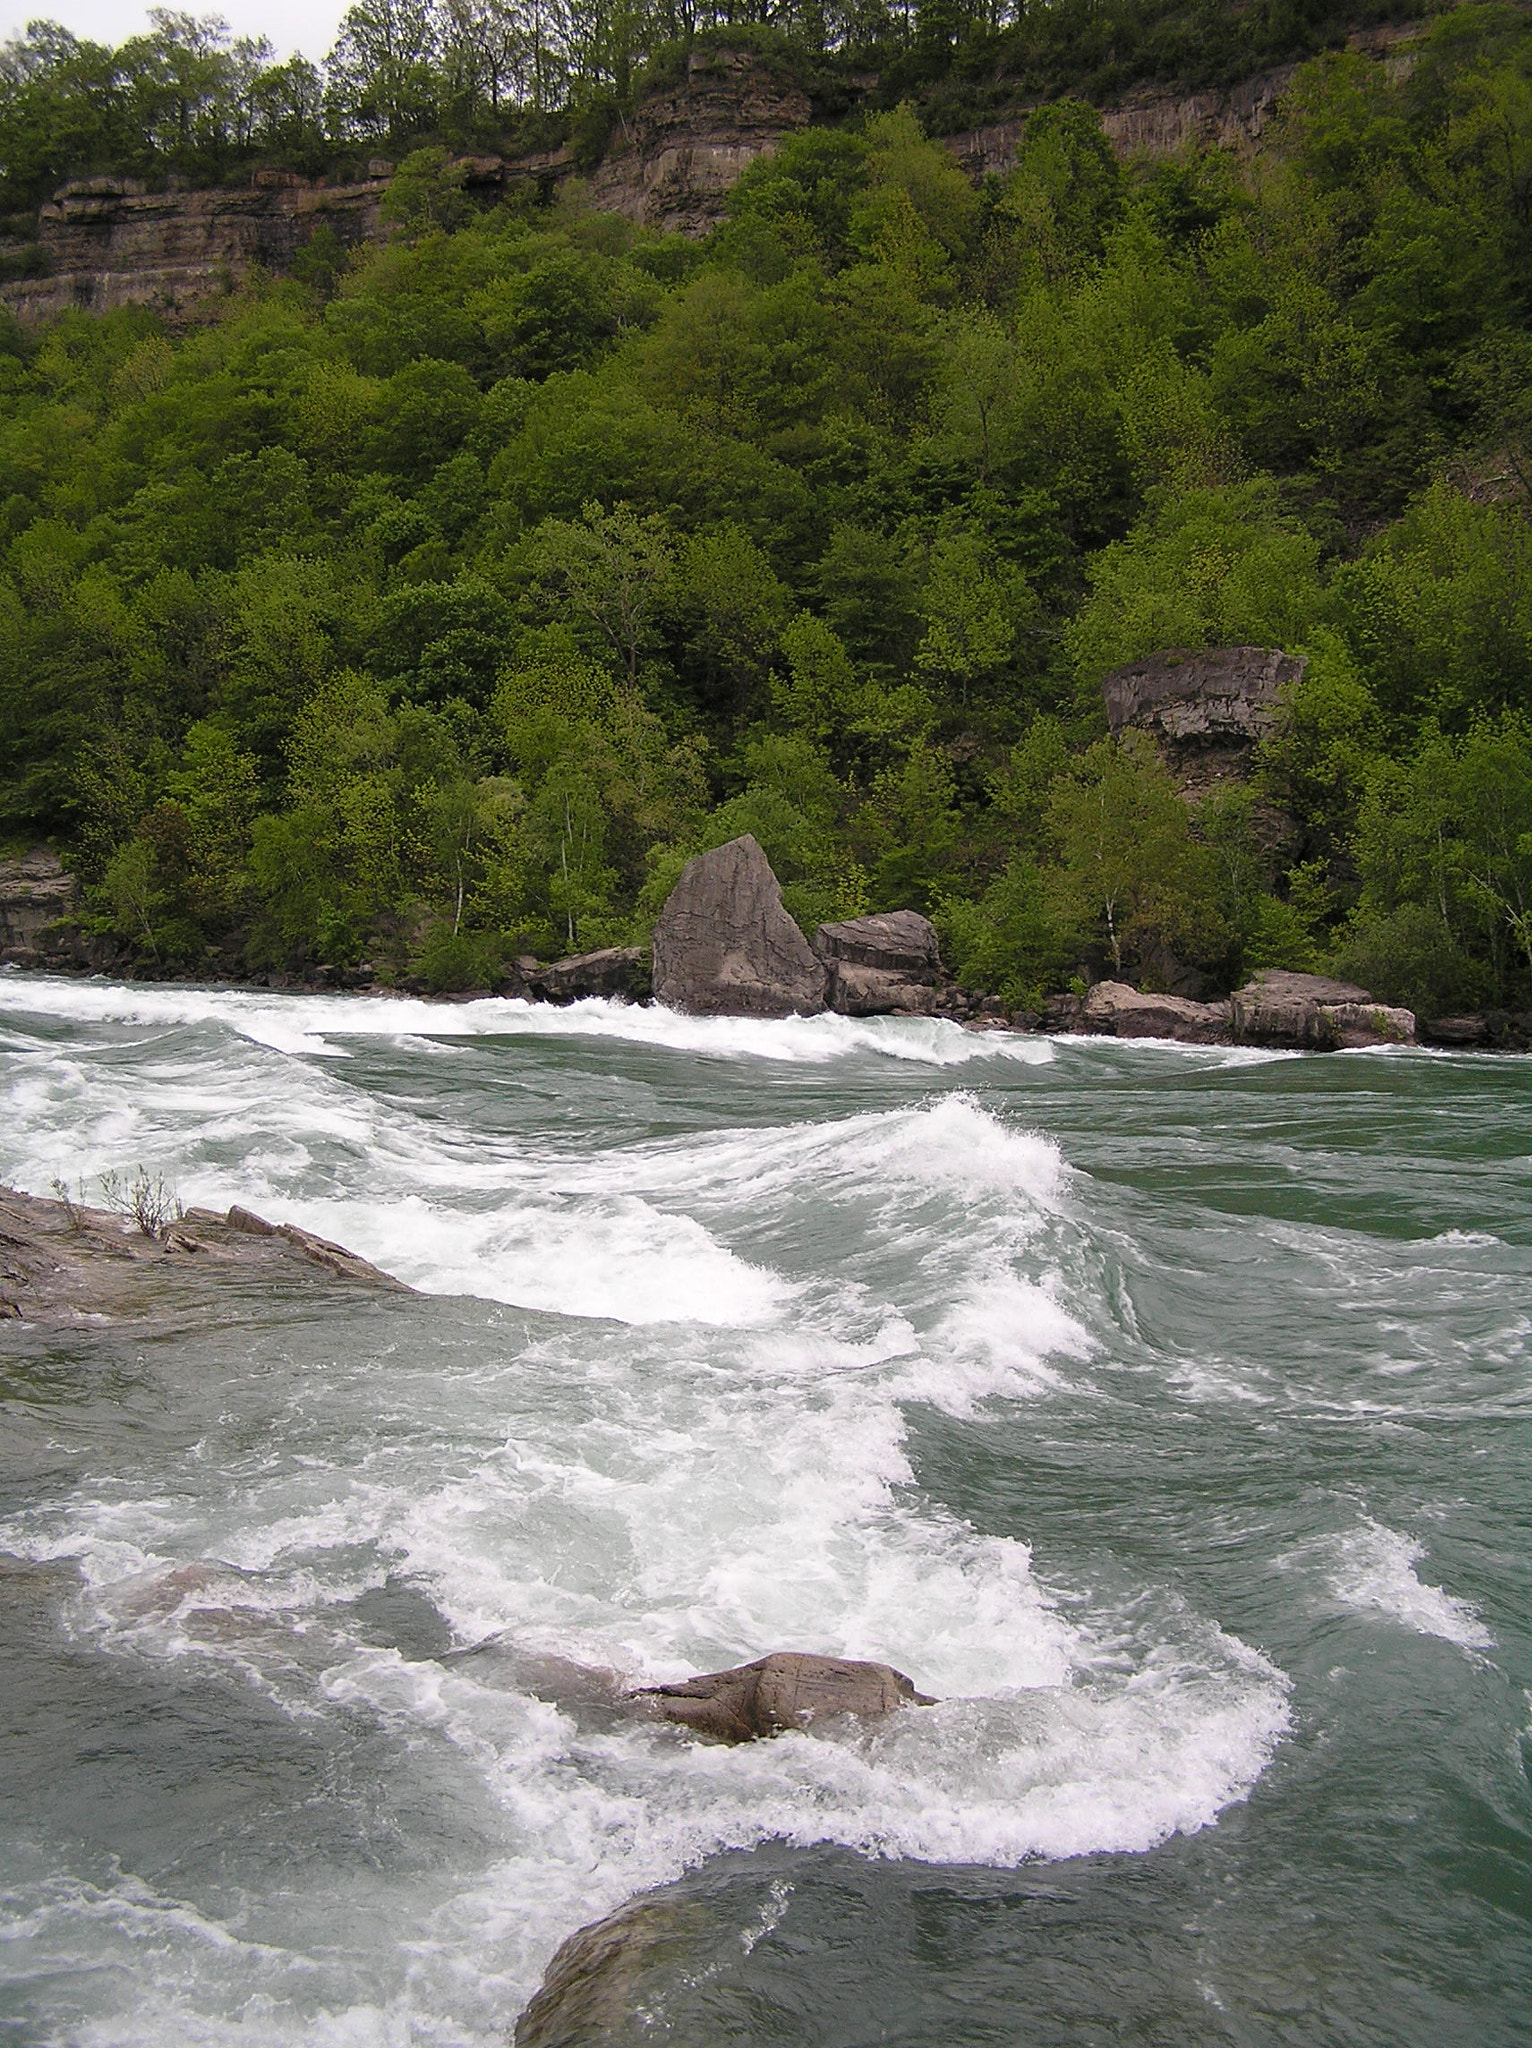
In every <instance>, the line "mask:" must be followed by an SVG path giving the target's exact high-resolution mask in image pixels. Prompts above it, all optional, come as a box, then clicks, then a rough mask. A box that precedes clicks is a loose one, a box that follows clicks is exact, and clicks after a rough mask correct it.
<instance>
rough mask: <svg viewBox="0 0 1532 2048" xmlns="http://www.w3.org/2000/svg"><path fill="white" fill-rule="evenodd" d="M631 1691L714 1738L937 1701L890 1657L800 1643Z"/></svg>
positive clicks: (751, 1736) (742, 1737)
mask: <svg viewBox="0 0 1532 2048" xmlns="http://www.w3.org/2000/svg"><path fill="white" fill-rule="evenodd" d="M634 1697H635V1698H638V1699H642V1700H646V1701H649V1702H650V1703H651V1711H652V1712H654V1713H656V1714H657V1715H659V1717H660V1718H661V1719H662V1720H666V1721H675V1722H678V1723H679V1724H680V1725H681V1726H682V1727H683V1728H690V1729H691V1730H692V1731H693V1733H694V1734H697V1735H707V1736H710V1737H711V1738H712V1739H713V1740H714V1741H715V1742H754V1741H757V1740H759V1739H760V1738H761V1737H763V1736H770V1735H780V1734H782V1733H783V1732H784V1731H785V1730H787V1729H790V1728H797V1729H807V1728H811V1727H813V1726H815V1725H816V1724H817V1723H818V1722H821V1721H826V1720H830V1719H833V1718H834V1717H835V1716H836V1715H840V1714H855V1715H857V1716H859V1717H860V1718H861V1719H863V1720H876V1719H878V1718H880V1717H881V1716H882V1715H884V1714H890V1713H892V1712H893V1711H894V1709H895V1708H896V1707H903V1706H917V1707H929V1706H932V1705H934V1701H932V1700H930V1699H928V1698H927V1697H926V1695H925V1694H924V1693H918V1692H916V1690H915V1687H914V1685H913V1684H912V1683H911V1681H910V1680H909V1679H908V1678H906V1677H905V1675H904V1673H903V1672H902V1671H895V1669H894V1668H893V1666H892V1665H891V1664H864V1663H859V1662H857V1661H855V1660H854V1659H851V1658H846V1657H814V1656H810V1655H808V1654H806V1653H804V1652H802V1651H798V1650H778V1651H775V1652H773V1654H772V1655H771V1656H769V1657H760V1658H757V1659H756V1661H755V1663H753V1664H738V1665H735V1666H733V1667H732V1668H731V1669H730V1670H727V1671H707V1672H704V1673H703V1674H702V1675H701V1676H700V1677H698V1678H687V1679H683V1680H682V1681H681V1682H680V1683H678V1684H676V1685H648V1686H644V1687H643V1688H642V1690H641V1691H640V1692H638V1693H637V1694H635V1695H634Z"/></svg>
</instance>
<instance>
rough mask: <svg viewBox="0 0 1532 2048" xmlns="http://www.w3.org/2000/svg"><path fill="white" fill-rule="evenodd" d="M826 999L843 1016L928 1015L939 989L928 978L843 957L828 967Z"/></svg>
mask: <svg viewBox="0 0 1532 2048" xmlns="http://www.w3.org/2000/svg"><path fill="white" fill-rule="evenodd" d="M829 1003H830V1008H831V1009H832V1010H838V1011H839V1012H840V1014H841V1015H842V1016H843V1017H932V1016H934V1015H935V1014H936V1012H937V1010H938V1009H939V1008H940V1006H941V993H940V991H939V990H938V989H937V988H935V987H933V986H932V985H931V984H930V983H929V982H924V981H911V980H910V978H909V976H908V975H904V974H890V973H889V972H888V970H887V969H886V968H882V967H858V966H856V965H855V963H854V962H852V961H846V962H844V963H843V964H838V965H837V966H835V967H833V968H831V970H830V977H829Z"/></svg>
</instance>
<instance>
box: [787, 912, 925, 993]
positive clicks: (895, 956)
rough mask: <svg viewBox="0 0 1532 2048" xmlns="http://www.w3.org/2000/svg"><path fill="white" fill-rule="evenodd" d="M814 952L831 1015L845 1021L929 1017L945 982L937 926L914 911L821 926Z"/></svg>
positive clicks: (853, 918)
mask: <svg viewBox="0 0 1532 2048" xmlns="http://www.w3.org/2000/svg"><path fill="white" fill-rule="evenodd" d="M814 951H815V952H816V953H817V954H818V955H819V957H820V959H821V960H823V962H824V964H825V973H826V976H827V988H826V995H827V999H828V1001H829V1005H830V1008H831V1009H832V1010H839V1011H840V1012H841V1013H842V1014H843V1015H844V1016H847V1017H881V1016H890V1015H900V1014H903V1015H908V1016H921V1017H928V1016H930V1015H931V1014H932V1013H933V1012H934V1011H935V1010H936V1009H937V1007H938V1004H939V1000H940V986H941V979H942V962H941V952H940V949H939V947H938V945H937V939H936V927H935V926H934V925H933V924H932V922H931V920H930V919H929V918H928V917H922V916H921V915H920V913H919V912H918V911H915V910H884V911H879V912H877V913H875V914H874V915H873V916H871V917H852V918H846V919H844V920H842V921H841V922H839V923H835V924H822V925H821V926H820V927H819V930H818V931H817V932H816V933H815V935H814Z"/></svg>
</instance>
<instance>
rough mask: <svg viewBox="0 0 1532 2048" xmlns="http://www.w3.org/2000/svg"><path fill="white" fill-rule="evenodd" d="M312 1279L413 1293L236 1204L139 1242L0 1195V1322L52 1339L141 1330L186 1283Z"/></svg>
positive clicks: (79, 1210) (142, 1235) (119, 1221)
mask: <svg viewBox="0 0 1532 2048" xmlns="http://www.w3.org/2000/svg"><path fill="white" fill-rule="evenodd" d="M319 1273H324V1274H326V1275H328V1276H329V1278H330V1279H332V1280H344V1281H351V1282H354V1283H356V1284H357V1285H360V1286H364V1287H368V1288H371V1289H374V1290H376V1291H380V1292H385V1293H390V1294H410V1293H412V1292H413V1291H414V1290H413V1289H411V1288H409V1287H406V1286H405V1284H404V1282H403V1281H402V1280H396V1279H394V1277H393V1276H392V1274H389V1273H384V1272H381V1271H380V1270H379V1269H378V1267H376V1266H372V1265H369V1264H368V1262H367V1260H366V1259H360V1258H358V1257H357V1255H356V1254H355V1252H349V1251H347V1250H346V1248H345V1247H344V1245H338V1244H331V1243H330V1241H329V1240H328V1239H327V1238H323V1237H316V1236H315V1235H314V1233H313V1232H312V1231H309V1230H302V1229H300V1228H299V1227H298V1225H297V1224H296V1223H269V1222H267V1220H266V1219H265V1217H263V1216H257V1215H255V1214H253V1212H252V1211H250V1210H249V1209H242V1208H240V1207H239V1206H238V1205H237V1204H236V1205H235V1207H233V1208H232V1209H230V1210H229V1211H228V1212H227V1214H225V1215H222V1216H220V1215H219V1214H218V1213H217V1212H216V1211H215V1210H212V1209H188V1210H187V1211H186V1212H185V1214H184V1215H182V1216H180V1217H177V1218H176V1219H175V1220H174V1221H172V1222H169V1223H167V1224H166V1225H165V1227H164V1228H163V1229H162V1230H161V1231H159V1232H157V1233H146V1232H145V1231H143V1230H141V1229H140V1228H139V1226H138V1225H137V1223H135V1222H134V1221H133V1220H132V1219H131V1218H130V1217H123V1216H121V1215H118V1214H117V1213H116V1212H115V1211H113V1210H108V1209H92V1208H87V1207H85V1206H84V1205H82V1204H80V1203H76V1202H70V1203H64V1202H54V1201H48V1200H46V1199H44V1198H42V1197H40V1196H37V1195H26V1194H22V1193H21V1192H20V1191H19V1190H18V1189H16V1188H0V1321H6V1320H8V1321H12V1322H20V1323H25V1324H33V1325H41V1326H42V1327H45V1328H53V1329H60V1328H72V1327H83V1326H99V1325H100V1324H103V1323H117V1322H141V1321H144V1320H146V1319H151V1318H153V1317H154V1316H156V1315H161V1314H164V1313H165V1312H167V1311H168V1310H170V1309H172V1308H173V1307H175V1306H176V1305H177V1298H178V1296H180V1295H181V1293H182V1290H183V1288H184V1287H185V1285H186V1284H187V1283H190V1282H194V1281H203V1280H217V1279H221V1278H227V1277H235V1276H241V1275H243V1276H245V1277H255V1278H273V1279H276V1278H282V1277H291V1276H297V1277H306V1278H310V1279H312V1278H314V1277H316V1276H317V1274H319Z"/></svg>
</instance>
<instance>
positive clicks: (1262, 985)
mask: <svg viewBox="0 0 1532 2048" xmlns="http://www.w3.org/2000/svg"><path fill="white" fill-rule="evenodd" d="M1231 1011H1232V1016H1233V1021H1234V1036H1235V1037H1236V1038H1237V1039H1238V1040H1239V1041H1240V1042H1241V1043H1242V1044H1245V1045H1266V1046H1273V1047H1281V1048H1284V1049H1287V1050H1293V1051H1302V1052H1337V1051H1343V1050H1346V1049H1348V1048H1356V1047H1359V1046H1368V1045H1413V1044H1414V1043H1415V1013H1414V1011H1413V1010H1400V1009H1395V1008H1393V1007H1391V1006H1390V1005H1389V1004H1387V1003H1379V1002H1375V1001H1374V1000H1373V998H1372V997H1371V996H1370V995H1369V994H1368V992H1367V990H1366V989H1365V988H1357V987H1356V986H1355V985H1354V984H1353V983H1351V982H1348V981H1332V980H1330V979H1329V978H1328V977H1327V976H1325V975H1322V974H1294V973H1291V972H1290V971H1289V970H1288V969H1286V968H1276V967H1272V968H1266V969H1265V970H1263V972H1261V973H1260V974H1257V975H1256V976H1255V977H1254V978H1253V980H1251V981H1249V982H1248V983H1247V984H1246V985H1245V987H1244V988H1242V989H1239V990H1237V991H1236V992H1235V995H1234V997H1233V999H1232V1004H1231Z"/></svg>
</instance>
